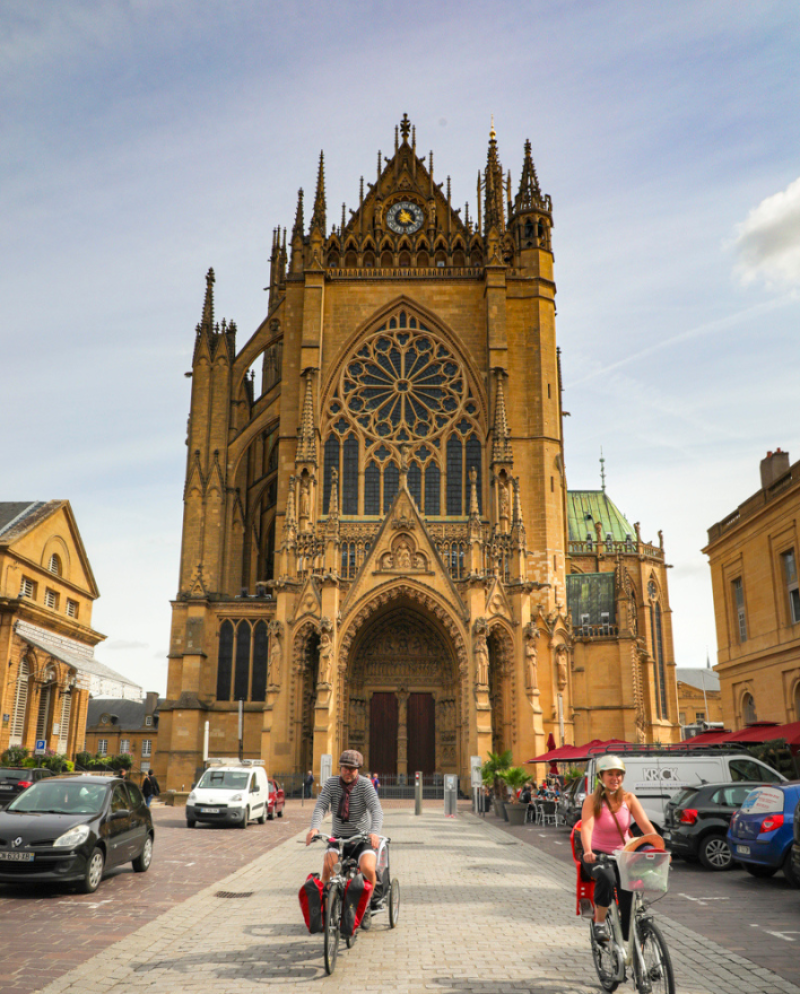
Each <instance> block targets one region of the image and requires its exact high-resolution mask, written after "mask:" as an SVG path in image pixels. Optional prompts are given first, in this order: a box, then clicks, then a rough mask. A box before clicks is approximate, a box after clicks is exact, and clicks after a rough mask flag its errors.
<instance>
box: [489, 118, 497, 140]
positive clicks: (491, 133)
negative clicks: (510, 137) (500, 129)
mask: <svg viewBox="0 0 800 994" xmlns="http://www.w3.org/2000/svg"><path fill="white" fill-rule="evenodd" d="M489 137H490V138H491V139H492V141H494V140H495V138H497V132H496V131H495V130H494V114H492V128H491V131H490V132H489Z"/></svg>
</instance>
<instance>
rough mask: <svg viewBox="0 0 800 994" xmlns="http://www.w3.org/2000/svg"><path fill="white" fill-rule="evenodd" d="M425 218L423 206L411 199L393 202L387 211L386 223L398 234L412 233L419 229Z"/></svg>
mask: <svg viewBox="0 0 800 994" xmlns="http://www.w3.org/2000/svg"><path fill="white" fill-rule="evenodd" d="M424 220H425V215H424V213H423V211H422V208H421V207H419V206H418V205H417V204H415V203H413V202H412V201H410V200H401V201H399V203H396V204H392V206H391V207H390V208H389V210H388V211H386V225H387V227H388V228H390V229H391V230H392V231H394V232H396V233H397V234H398V235H411V234H413V233H414V232H415V231H419V229H420V228H421V227H422V222H423V221H424Z"/></svg>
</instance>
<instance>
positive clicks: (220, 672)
mask: <svg viewBox="0 0 800 994" xmlns="http://www.w3.org/2000/svg"><path fill="white" fill-rule="evenodd" d="M268 660H269V635H268V634H267V626H266V624H265V623H264V622H263V621H258V622H253V621H245V620H243V621H240V622H239V623H238V624H237V625H236V627H235V628H234V626H233V623H232V622H231V621H227V620H226V621H223V622H222V624H221V625H220V629H219V649H218V651H217V700H218V701H230V700H234V701H238V700H240V699H241V700H244V701H247V700H250V701H263V700H266V696H267V665H268ZM231 682H233V687H231Z"/></svg>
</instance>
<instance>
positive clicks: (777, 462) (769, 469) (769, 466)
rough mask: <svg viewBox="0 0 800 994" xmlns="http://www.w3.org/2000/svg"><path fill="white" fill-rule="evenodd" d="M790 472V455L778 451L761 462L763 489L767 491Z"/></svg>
mask: <svg viewBox="0 0 800 994" xmlns="http://www.w3.org/2000/svg"><path fill="white" fill-rule="evenodd" d="M788 472H789V453H788V452H781V450H780V449H776V450H775V451H774V452H768V453H767V456H766V458H765V459H762V460H761V487H762V489H763V490H766V489H767V488H768V487H771V486H772V484H773V483H774V482H775V481H776V480H779V479H780V478H781V477H782V476H785V475H786V473H788Z"/></svg>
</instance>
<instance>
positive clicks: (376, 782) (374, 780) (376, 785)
mask: <svg viewBox="0 0 800 994" xmlns="http://www.w3.org/2000/svg"><path fill="white" fill-rule="evenodd" d="M370 779H371V781H372V786H373V787H374V788H375V793H376V794H377V793H378V792H379V791H380V787H381V780H380V777H379V776H378V774H377V773H373V774H372V776H371V777H370Z"/></svg>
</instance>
